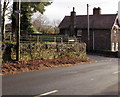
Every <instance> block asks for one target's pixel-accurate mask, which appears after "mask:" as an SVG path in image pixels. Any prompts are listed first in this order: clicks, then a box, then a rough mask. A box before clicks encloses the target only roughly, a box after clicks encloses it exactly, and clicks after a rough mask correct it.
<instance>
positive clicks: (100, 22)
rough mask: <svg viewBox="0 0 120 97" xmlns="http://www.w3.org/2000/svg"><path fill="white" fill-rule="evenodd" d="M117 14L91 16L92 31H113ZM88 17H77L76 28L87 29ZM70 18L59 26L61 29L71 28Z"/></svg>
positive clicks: (66, 18)
mask: <svg viewBox="0 0 120 97" xmlns="http://www.w3.org/2000/svg"><path fill="white" fill-rule="evenodd" d="M116 16H117V15H116V14H101V15H90V16H89V24H90V29H93V28H94V29H111V28H112V26H113V24H114V22H115V18H116ZM87 18H88V17H87V15H76V28H79V29H87V26H88V19H87ZM69 26H70V16H65V17H64V19H63V20H62V22H61V23H60V25H59V28H63V29H66V28H69Z"/></svg>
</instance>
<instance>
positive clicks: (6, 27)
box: [5, 23, 12, 33]
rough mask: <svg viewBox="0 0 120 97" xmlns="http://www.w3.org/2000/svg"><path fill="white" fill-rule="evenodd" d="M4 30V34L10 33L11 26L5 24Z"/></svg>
mask: <svg viewBox="0 0 120 97" xmlns="http://www.w3.org/2000/svg"><path fill="white" fill-rule="evenodd" d="M5 29H6V30H5V31H6V33H7V32H12V25H11V24H10V23H8V24H6V25H5Z"/></svg>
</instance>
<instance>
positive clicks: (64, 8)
mask: <svg viewBox="0 0 120 97" xmlns="http://www.w3.org/2000/svg"><path fill="white" fill-rule="evenodd" d="M33 1H35V0H33ZM43 1H45V0H43ZM52 1H53V3H52V4H51V5H49V6H47V7H45V9H46V11H45V12H44V15H45V16H46V17H47V18H48V19H49V21H51V22H53V21H54V20H59V21H62V20H63V18H64V17H65V16H69V15H70V12H71V11H72V10H73V7H75V11H76V14H77V15H86V14H87V4H89V13H90V14H92V13H93V8H94V7H100V8H101V9H102V10H101V13H102V14H116V13H117V11H118V2H119V1H120V0H52ZM37 14H38V13H37ZM37 14H34V16H33V17H34V18H36V17H37Z"/></svg>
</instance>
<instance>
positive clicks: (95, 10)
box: [93, 7, 101, 15]
mask: <svg viewBox="0 0 120 97" xmlns="http://www.w3.org/2000/svg"><path fill="white" fill-rule="evenodd" d="M100 14H101V8H100V7H98V8H96V7H94V8H93V15H100Z"/></svg>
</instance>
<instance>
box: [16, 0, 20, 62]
mask: <svg viewBox="0 0 120 97" xmlns="http://www.w3.org/2000/svg"><path fill="white" fill-rule="evenodd" d="M16 16H17V18H16V25H17V33H16V34H17V37H16V38H17V41H16V46H17V48H16V61H19V59H20V0H18V2H17V10H16Z"/></svg>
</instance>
